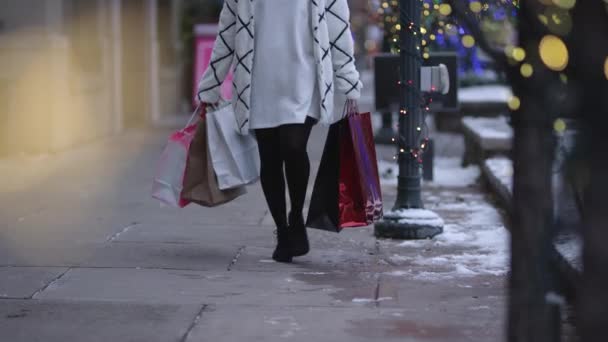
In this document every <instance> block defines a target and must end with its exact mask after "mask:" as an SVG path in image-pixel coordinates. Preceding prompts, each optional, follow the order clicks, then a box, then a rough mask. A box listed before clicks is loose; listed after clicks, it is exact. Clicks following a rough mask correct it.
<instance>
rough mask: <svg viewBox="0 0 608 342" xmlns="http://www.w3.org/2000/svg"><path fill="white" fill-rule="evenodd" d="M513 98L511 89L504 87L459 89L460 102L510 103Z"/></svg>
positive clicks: (484, 86) (490, 86) (486, 86)
mask: <svg viewBox="0 0 608 342" xmlns="http://www.w3.org/2000/svg"><path fill="white" fill-rule="evenodd" d="M512 96H513V92H512V91H511V88H510V87H508V86H502V85H483V86H473V87H463V88H460V89H458V101H459V102H460V103H462V102H473V103H482V102H504V103H507V102H509V99H510V98H511V97H512Z"/></svg>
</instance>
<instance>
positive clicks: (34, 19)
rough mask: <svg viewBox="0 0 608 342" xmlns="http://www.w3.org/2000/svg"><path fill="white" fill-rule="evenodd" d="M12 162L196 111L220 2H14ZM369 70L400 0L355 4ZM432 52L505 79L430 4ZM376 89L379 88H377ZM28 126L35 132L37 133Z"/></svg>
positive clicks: (472, 72)
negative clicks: (202, 50)
mask: <svg viewBox="0 0 608 342" xmlns="http://www.w3.org/2000/svg"><path fill="white" fill-rule="evenodd" d="M0 5H1V8H2V11H0V41H1V42H0V65H1V68H0V108H1V111H0V112H1V113H2V114H1V115H0V130H1V134H0V136H1V138H0V155H9V154H19V153H41V152H48V151H59V150H62V149H65V148H68V147H70V146H74V145H77V144H79V143H83V142H85V141H90V140H94V139H97V138H99V137H106V136H110V135H112V134H116V133H119V132H122V131H123V130H125V129H128V128H131V127H140V126H157V125H163V124H165V123H167V122H172V121H173V120H174V119H175V117H176V116H180V115H183V114H186V113H188V112H189V111H190V103H191V99H190V98H191V94H192V91H193V89H192V88H193V85H194V84H195V79H196V78H198V76H200V75H194V73H195V72H194V59H195V39H196V38H195V30H194V26H195V25H197V24H204V23H216V22H217V19H218V16H219V11H220V9H221V6H222V3H221V1H219V0H218V1H215V0H200V1H193V0H154V1H151V0H130V1H118V0H117V1H111V0H98V1H95V0H87V1H82V0H81V1H76V0H45V1H36V0H2V1H1V2H0ZM350 6H351V15H352V18H351V22H352V30H353V34H354V39H355V41H356V56H357V63H358V67H359V68H360V69H361V70H363V71H369V70H371V69H372V66H373V57H374V56H375V55H376V54H378V53H383V52H396V46H397V42H396V37H397V33H398V29H397V27H398V22H397V16H396V6H397V2H396V1H394V0H392V1H380V0H351V1H350ZM480 10H484V11H486V10H487V12H488V13H489V14H488V15H485V16H484V20H483V21H482V28H483V30H484V32H486V33H487V35H488V40H489V41H490V42H491V43H492V44H493V45H496V46H508V45H510V44H511V45H512V44H513V41H514V38H515V36H514V34H515V33H514V28H513V25H514V19H515V17H516V10H515V8H513V6H493V7H490V8H487V9H485V8H482V9H480ZM424 14H425V17H424V24H425V27H427V29H428V30H429V34H428V35H426V40H425V43H424V50H425V51H424V52H425V55H426V54H428V53H429V52H432V51H441V50H449V51H455V52H457V54H458V57H459V66H458V73H459V83H460V84H461V85H475V84H483V83H503V82H504V80H503V79H502V78H501V75H499V74H496V73H495V72H494V71H493V69H492V67H491V64H492V62H491V60H490V59H489V58H488V57H487V56H486V55H484V53H483V52H481V50H479V49H477V48H476V46H475V44H474V40H472V37H471V36H470V35H468V32H466V31H465V30H464V29H463V28H462V27H458V26H456V25H455V24H453V23H450V22H451V21H450V20H446V16H445V15H442V14H441V11H440V9H439V5H438V4H433V3H432V2H428V3H426V4H425V11H424ZM367 87H372V84H368V85H367ZM23 127H28V129H27V131H25V130H23V129H22V128H23Z"/></svg>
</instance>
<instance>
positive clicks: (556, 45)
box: [538, 35, 569, 71]
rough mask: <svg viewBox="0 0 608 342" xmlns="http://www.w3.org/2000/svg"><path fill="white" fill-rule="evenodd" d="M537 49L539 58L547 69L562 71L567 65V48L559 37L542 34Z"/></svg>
mask: <svg viewBox="0 0 608 342" xmlns="http://www.w3.org/2000/svg"><path fill="white" fill-rule="evenodd" d="M538 49H539V52H540V59H541V60H542V61H543V63H545V65H546V66H547V67H548V68H549V69H551V70H555V71H562V70H564V69H565V68H566V66H567V65H568V58H569V57H568V48H567V47H566V44H564V42H563V41H562V40H561V39H560V38H559V37H556V36H553V35H546V36H544V37H543V39H541V41H540V44H539V46H538Z"/></svg>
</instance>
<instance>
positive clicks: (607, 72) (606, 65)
mask: <svg viewBox="0 0 608 342" xmlns="http://www.w3.org/2000/svg"><path fill="white" fill-rule="evenodd" d="M604 76H606V79H608V57H606V60H604Z"/></svg>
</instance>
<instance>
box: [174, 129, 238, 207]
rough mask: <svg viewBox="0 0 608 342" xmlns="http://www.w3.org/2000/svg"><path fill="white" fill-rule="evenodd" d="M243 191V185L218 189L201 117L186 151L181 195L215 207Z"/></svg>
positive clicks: (205, 205) (206, 205)
mask: <svg viewBox="0 0 608 342" xmlns="http://www.w3.org/2000/svg"><path fill="white" fill-rule="evenodd" d="M245 193H247V190H246V189H245V187H240V188H235V189H228V190H220V188H219V186H218V183H217V179H216V176H215V173H214V172H213V165H212V163H211V156H210V155H209V144H208V139H207V120H206V119H201V120H200V121H199V123H198V127H197V128H196V133H195V135H194V139H193V140H192V145H190V150H189V152H188V163H187V166H186V174H185V177H184V190H183V192H182V196H183V197H184V198H186V199H188V200H191V201H192V202H194V203H196V204H199V205H202V206H204V207H215V206H218V205H220V204H224V203H227V202H230V201H232V200H234V199H235V198H237V197H239V196H242V195H244V194H245Z"/></svg>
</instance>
